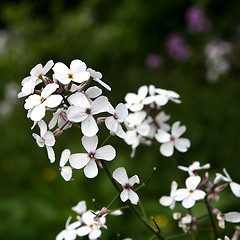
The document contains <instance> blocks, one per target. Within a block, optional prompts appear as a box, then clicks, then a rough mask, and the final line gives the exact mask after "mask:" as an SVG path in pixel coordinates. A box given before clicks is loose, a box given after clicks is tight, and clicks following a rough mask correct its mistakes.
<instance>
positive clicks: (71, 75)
mask: <svg viewBox="0 0 240 240" xmlns="http://www.w3.org/2000/svg"><path fill="white" fill-rule="evenodd" d="M86 69H87V66H86V64H85V63H84V62H82V61H81V60H79V59H75V60H73V61H72V62H71V64H70V68H68V67H67V66H66V65H65V64H64V63H61V62H57V63H56V64H55V65H54V67H53V71H54V77H55V78H56V79H57V80H58V81H59V82H61V83H62V84H69V83H70V82H71V81H74V82H77V83H82V82H85V81H87V80H88V79H89V78H90V73H89V72H87V71H86Z"/></svg>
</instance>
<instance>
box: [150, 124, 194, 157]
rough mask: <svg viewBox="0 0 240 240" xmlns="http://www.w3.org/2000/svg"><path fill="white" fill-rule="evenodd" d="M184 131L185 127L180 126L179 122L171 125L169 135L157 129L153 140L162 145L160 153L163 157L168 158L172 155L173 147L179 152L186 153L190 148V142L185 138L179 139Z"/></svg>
mask: <svg viewBox="0 0 240 240" xmlns="http://www.w3.org/2000/svg"><path fill="white" fill-rule="evenodd" d="M185 131H186V127H185V126H180V122H179V121H178V122H175V123H174V124H173V125H172V129H171V134H169V133H168V132H166V131H164V130H162V129H158V131H157V134H156V135H155V138H156V139H157V141H158V142H159V143H162V145H161V147H160V152H161V153H162V155H163V156H166V157H170V156H172V155H173V151H174V147H175V148H176V149H177V150H178V151H179V152H186V151H187V150H188V148H189V147H190V141H189V140H188V139H187V138H180V136H181V135H182V134H183V133H184V132H185Z"/></svg>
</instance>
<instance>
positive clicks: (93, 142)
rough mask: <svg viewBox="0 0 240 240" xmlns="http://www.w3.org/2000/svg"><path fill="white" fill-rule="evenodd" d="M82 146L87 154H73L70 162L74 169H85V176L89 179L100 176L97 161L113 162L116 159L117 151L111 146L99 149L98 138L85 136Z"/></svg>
mask: <svg viewBox="0 0 240 240" xmlns="http://www.w3.org/2000/svg"><path fill="white" fill-rule="evenodd" d="M82 144H83V147H84V148H85V149H86V151H87V153H75V154H72V155H71V156H70V159H69V162H70V165H71V166H72V167H73V168H76V169H81V168H83V167H84V174H85V176H86V177H87V178H94V177H96V176H97V175H98V167H97V163H96V160H98V159H101V160H106V161H112V160H113V159H114V158H115V157H116V150H115V149H114V148H113V147H112V146H110V145H105V146H103V147H100V148H98V149H97V145H98V137H97V136H93V137H86V136H83V137H82Z"/></svg>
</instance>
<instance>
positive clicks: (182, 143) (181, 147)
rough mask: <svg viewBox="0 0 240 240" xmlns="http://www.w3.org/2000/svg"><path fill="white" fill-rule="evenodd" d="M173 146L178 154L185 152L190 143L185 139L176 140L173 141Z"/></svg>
mask: <svg viewBox="0 0 240 240" xmlns="http://www.w3.org/2000/svg"><path fill="white" fill-rule="evenodd" d="M174 146H175V148H176V149H177V150H178V151H179V152H186V151H187V150H188V148H189V147H190V141H189V140H188V139H187V138H178V139H175V141H174Z"/></svg>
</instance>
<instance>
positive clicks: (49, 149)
mask: <svg viewBox="0 0 240 240" xmlns="http://www.w3.org/2000/svg"><path fill="white" fill-rule="evenodd" d="M46 148H47V154H48V158H49V160H50V163H53V162H54V161H55V153H54V151H53V148H52V147H49V146H46Z"/></svg>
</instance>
